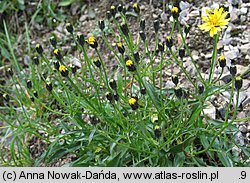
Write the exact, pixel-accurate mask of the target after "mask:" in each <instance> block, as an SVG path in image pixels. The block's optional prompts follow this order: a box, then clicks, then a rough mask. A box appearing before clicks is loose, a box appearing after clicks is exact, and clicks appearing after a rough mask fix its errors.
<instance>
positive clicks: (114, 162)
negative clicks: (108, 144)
mask: <svg viewBox="0 0 250 183" xmlns="http://www.w3.org/2000/svg"><path fill="white" fill-rule="evenodd" d="M121 155H122V152H120V153H118V154H117V155H116V156H115V157H114V158H113V159H111V160H110V161H109V162H108V163H107V165H106V166H107V167H118V166H119V164H120V160H121Z"/></svg>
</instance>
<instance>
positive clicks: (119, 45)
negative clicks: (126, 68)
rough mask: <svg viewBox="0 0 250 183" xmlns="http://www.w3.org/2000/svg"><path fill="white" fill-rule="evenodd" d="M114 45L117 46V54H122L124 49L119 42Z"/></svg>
mask: <svg viewBox="0 0 250 183" xmlns="http://www.w3.org/2000/svg"><path fill="white" fill-rule="evenodd" d="M116 45H117V49H118V51H119V53H121V54H124V52H125V48H124V46H123V44H122V43H121V42H119V43H117V44H116Z"/></svg>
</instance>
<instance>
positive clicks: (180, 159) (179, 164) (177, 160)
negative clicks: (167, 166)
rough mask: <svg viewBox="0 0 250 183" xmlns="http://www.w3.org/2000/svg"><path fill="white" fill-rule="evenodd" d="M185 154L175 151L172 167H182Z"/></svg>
mask: <svg viewBox="0 0 250 183" xmlns="http://www.w3.org/2000/svg"><path fill="white" fill-rule="evenodd" d="M185 159H186V157H185V154H184V153H183V152H182V153H177V154H176V156H175V158H174V167H182V166H183V164H184V162H185Z"/></svg>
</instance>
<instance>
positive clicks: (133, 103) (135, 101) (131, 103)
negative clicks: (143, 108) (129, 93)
mask: <svg viewBox="0 0 250 183" xmlns="http://www.w3.org/2000/svg"><path fill="white" fill-rule="evenodd" d="M128 103H129V105H135V104H136V103H137V100H136V99H135V98H131V99H129V100H128Z"/></svg>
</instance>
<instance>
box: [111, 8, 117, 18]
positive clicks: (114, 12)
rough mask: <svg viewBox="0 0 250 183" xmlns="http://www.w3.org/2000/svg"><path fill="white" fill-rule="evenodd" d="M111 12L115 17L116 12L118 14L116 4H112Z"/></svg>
mask: <svg viewBox="0 0 250 183" xmlns="http://www.w3.org/2000/svg"><path fill="white" fill-rule="evenodd" d="M110 12H111V15H112V16H113V17H115V14H116V8H115V6H111V7H110Z"/></svg>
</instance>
